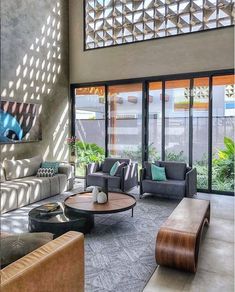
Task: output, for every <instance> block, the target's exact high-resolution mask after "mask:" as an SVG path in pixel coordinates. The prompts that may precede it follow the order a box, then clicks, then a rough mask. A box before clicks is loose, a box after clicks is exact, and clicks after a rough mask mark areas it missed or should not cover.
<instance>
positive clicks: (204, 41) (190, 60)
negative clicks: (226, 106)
mask: <svg viewBox="0 0 235 292" xmlns="http://www.w3.org/2000/svg"><path fill="white" fill-rule="evenodd" d="M82 2H83V1H78V0H70V16H69V21H70V64H71V67H70V68H71V70H70V81H71V83H76V82H90V81H102V80H115V79H124V78H133V77H144V76H158V75H168V74H177V73H186V72H199V71H207V70H216V69H226V68H232V67H233V66H234V57H233V50H234V42H233V40H234V35H233V28H225V29H222V30H214V31H208V32H202V33H194V34H190V35H182V36H176V37H171V38H162V39H157V40H152V41H146V42H141V43H135V44H129V45H124V46H117V47H111V48H103V49H98V50H91V51H85V52H84V51H83V5H82Z"/></svg>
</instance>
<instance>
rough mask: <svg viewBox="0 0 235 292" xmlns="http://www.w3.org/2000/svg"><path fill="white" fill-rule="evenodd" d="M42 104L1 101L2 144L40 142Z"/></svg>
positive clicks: (0, 126)
mask: <svg viewBox="0 0 235 292" xmlns="http://www.w3.org/2000/svg"><path fill="white" fill-rule="evenodd" d="M41 108H42V105H41V104H32V103H21V102H15V101H5V100H1V101H0V143H3V144H6V143H19V142H32V141H40V140H41V139H42V128H41Z"/></svg>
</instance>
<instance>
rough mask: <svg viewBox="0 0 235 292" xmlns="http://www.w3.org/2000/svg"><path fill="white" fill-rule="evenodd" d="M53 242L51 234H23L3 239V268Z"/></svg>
mask: <svg viewBox="0 0 235 292" xmlns="http://www.w3.org/2000/svg"><path fill="white" fill-rule="evenodd" d="M51 240H53V234H52V233H49V232H37V233H21V234H17V235H10V236H7V237H5V238H1V240H0V242H1V268H4V267H6V266H7V265H9V264H11V263H13V262H15V261H17V260H18V259H20V258H22V257H23V256H25V255H27V254H28V253H30V252H32V251H33V250H35V249H37V248H39V247H40V246H42V245H44V244H46V243H48V242H49V241H51Z"/></svg>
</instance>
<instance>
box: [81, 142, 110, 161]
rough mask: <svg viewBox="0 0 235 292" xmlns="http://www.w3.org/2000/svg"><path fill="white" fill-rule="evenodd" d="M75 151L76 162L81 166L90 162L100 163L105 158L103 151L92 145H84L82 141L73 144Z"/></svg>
mask: <svg viewBox="0 0 235 292" xmlns="http://www.w3.org/2000/svg"><path fill="white" fill-rule="evenodd" d="M75 151H76V157H77V161H78V162H79V163H82V164H88V163H91V162H100V161H103V160H104V158H105V152H104V149H103V148H102V147H100V146H98V145H97V144H94V143H86V142H83V141H76V142H75Z"/></svg>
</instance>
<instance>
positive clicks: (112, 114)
mask: <svg viewBox="0 0 235 292" xmlns="http://www.w3.org/2000/svg"><path fill="white" fill-rule="evenodd" d="M142 97H143V93H142V83H136V84H123V85H114V86H109V87H108V154H109V156H111V157H122V158H126V157H128V158H131V159H132V161H136V162H138V163H139V165H141V164H142Z"/></svg>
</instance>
